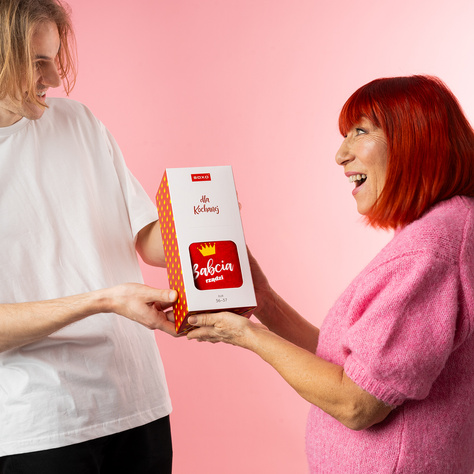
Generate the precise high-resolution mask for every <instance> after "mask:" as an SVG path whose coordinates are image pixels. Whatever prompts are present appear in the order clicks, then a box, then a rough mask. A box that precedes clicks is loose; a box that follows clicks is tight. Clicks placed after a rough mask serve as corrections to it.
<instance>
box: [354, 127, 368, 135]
mask: <svg viewBox="0 0 474 474" xmlns="http://www.w3.org/2000/svg"><path fill="white" fill-rule="evenodd" d="M355 131H356V135H362V134H363V133H367V132H366V131H365V130H364V129H363V128H356V129H355Z"/></svg>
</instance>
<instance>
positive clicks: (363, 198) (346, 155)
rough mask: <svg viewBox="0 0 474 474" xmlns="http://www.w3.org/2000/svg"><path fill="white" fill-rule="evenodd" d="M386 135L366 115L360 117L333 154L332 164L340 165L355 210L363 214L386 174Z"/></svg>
mask: <svg viewBox="0 0 474 474" xmlns="http://www.w3.org/2000/svg"><path fill="white" fill-rule="evenodd" d="M387 162H388V147H387V137H386V135H385V133H384V132H383V131H382V129H381V128H378V127H376V126H375V125H374V124H373V123H372V122H371V121H370V120H369V119H368V118H366V117H361V118H360V120H359V121H358V122H357V123H356V124H354V125H353V126H352V128H351V129H350V130H349V131H348V133H347V135H346V136H345V137H344V140H343V142H342V145H341V147H340V148H339V150H338V151H337V153H336V163H337V164H338V165H341V166H343V167H344V173H345V175H346V176H347V177H348V178H349V181H350V182H354V183H355V188H354V190H353V191H352V195H353V196H354V198H355V200H356V202H357V211H358V212H359V213H360V214H362V215H366V214H368V213H369V211H370V209H371V208H372V206H373V205H374V204H375V202H376V200H377V199H378V197H379V196H380V193H381V192H382V189H383V187H384V184H385V176H386V173H387Z"/></svg>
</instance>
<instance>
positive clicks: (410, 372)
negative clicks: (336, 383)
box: [342, 252, 459, 405]
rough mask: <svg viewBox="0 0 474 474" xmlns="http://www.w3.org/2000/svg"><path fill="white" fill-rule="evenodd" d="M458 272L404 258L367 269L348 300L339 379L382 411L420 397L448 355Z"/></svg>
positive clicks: (426, 257)
mask: <svg viewBox="0 0 474 474" xmlns="http://www.w3.org/2000/svg"><path fill="white" fill-rule="evenodd" d="M458 273H459V269H458V266H457V265H456V264H455V263H454V262H451V261H449V260H448V259H445V258H440V257H439V256H437V255H434V254H432V253H424V252H410V253H408V254H404V255H402V256H399V257H396V258H394V259H393V260H390V261H388V262H384V263H383V264H381V265H379V266H377V267H375V268H374V269H372V271H371V272H369V273H368V274H366V275H365V277H364V278H363V279H362V280H361V281H360V282H359V285H358V287H357V289H356V291H355V294H354V295H353V296H354V297H353V298H352V303H351V308H350V313H351V318H352V323H351V325H350V328H349V330H348V331H347V332H346V335H345V337H344V339H343V341H342V343H343V349H344V351H345V353H346V354H347V355H348V356H347V358H346V361H345V364H344V370H345V372H346V374H347V375H348V376H349V377H350V378H351V379H352V380H353V381H354V382H355V383H356V384H358V385H359V386H360V387H362V388H363V389H364V390H366V391H368V392H369V393H371V394H372V395H374V396H375V397H377V398H379V399H380V400H382V401H384V402H385V403H387V404H390V405H399V404H401V403H403V402H404V401H405V400H407V399H423V398H425V397H426V396H427V395H428V393H429V391H430V388H431V386H432V384H433V382H434V381H435V380H436V378H437V377H438V375H439V374H440V372H441V370H442V369H443V367H444V365H445V363H446V360H447V359H448V357H449V355H450V353H451V351H452V350H453V344H454V337H455V331H456V319H457V313H458V294H459V283H458V282H459V275H458Z"/></svg>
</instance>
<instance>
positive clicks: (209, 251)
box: [198, 243, 216, 257]
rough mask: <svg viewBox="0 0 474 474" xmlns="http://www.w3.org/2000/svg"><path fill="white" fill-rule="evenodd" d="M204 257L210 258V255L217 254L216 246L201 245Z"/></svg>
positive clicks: (200, 249)
mask: <svg viewBox="0 0 474 474" xmlns="http://www.w3.org/2000/svg"><path fill="white" fill-rule="evenodd" d="M198 250H199V251H200V252H201V254H202V256H203V257H209V255H214V254H215V253H216V244H215V243H214V244H204V245H201V248H198Z"/></svg>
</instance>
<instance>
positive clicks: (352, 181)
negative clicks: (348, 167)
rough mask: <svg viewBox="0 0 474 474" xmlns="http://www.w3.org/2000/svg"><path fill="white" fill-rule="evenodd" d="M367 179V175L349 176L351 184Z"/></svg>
mask: <svg viewBox="0 0 474 474" xmlns="http://www.w3.org/2000/svg"><path fill="white" fill-rule="evenodd" d="M366 179H367V175H366V174H353V175H352V176H349V183H354V182H355V181H364V180H366Z"/></svg>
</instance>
